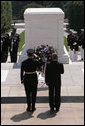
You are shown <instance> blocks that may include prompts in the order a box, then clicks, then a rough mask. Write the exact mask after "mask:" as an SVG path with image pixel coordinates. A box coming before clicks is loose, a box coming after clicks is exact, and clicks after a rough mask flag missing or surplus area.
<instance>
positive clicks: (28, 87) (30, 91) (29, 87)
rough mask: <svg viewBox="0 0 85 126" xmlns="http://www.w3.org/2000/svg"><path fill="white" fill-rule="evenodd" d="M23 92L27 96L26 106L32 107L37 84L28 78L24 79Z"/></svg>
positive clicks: (33, 106)
mask: <svg viewBox="0 0 85 126" xmlns="http://www.w3.org/2000/svg"><path fill="white" fill-rule="evenodd" d="M24 87H25V93H26V98H27V105H28V108H29V109H31V107H32V109H34V108H35V102H36V95H37V84H34V83H32V82H30V80H25V81H24Z"/></svg>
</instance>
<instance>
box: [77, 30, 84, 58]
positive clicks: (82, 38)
mask: <svg viewBox="0 0 85 126" xmlns="http://www.w3.org/2000/svg"><path fill="white" fill-rule="evenodd" d="M78 45H79V48H80V51H81V59H83V60H84V32H82V33H81V34H80V36H79V38H78Z"/></svg>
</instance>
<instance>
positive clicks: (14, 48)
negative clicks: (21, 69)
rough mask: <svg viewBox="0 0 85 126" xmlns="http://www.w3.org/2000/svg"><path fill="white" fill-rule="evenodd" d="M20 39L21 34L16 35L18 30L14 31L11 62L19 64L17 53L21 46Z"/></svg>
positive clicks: (11, 43) (12, 34)
mask: <svg viewBox="0 0 85 126" xmlns="http://www.w3.org/2000/svg"><path fill="white" fill-rule="evenodd" d="M19 41H20V37H19V34H17V33H16V29H14V30H13V32H12V33H11V37H10V49H9V50H10V56H11V62H17V52H18V46H19Z"/></svg>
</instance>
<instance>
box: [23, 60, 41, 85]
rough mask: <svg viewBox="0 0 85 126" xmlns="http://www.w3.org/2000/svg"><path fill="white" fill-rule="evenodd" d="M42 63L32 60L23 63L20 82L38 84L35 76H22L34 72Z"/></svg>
mask: <svg viewBox="0 0 85 126" xmlns="http://www.w3.org/2000/svg"><path fill="white" fill-rule="evenodd" d="M42 64H43V63H42V61H36V60H34V59H32V58H28V59H27V60H25V61H23V62H22V64H21V82H22V81H25V80H27V81H30V82H31V83H35V84H37V83H38V79H37V74H36V73H34V74H30V75H29V74H24V72H35V71H36V70H37V68H38V67H40V66H41V65H42Z"/></svg>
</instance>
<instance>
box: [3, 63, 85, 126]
mask: <svg viewBox="0 0 85 126" xmlns="http://www.w3.org/2000/svg"><path fill="white" fill-rule="evenodd" d="M64 70H65V73H64V74H63V75H62V87H61V101H62V102H61V108H60V111H59V112H58V113H55V112H54V113H53V114H51V113H50V111H49V110H50V108H49V104H48V87H47V86H46V85H45V84H44V83H43V78H41V79H40V80H39V84H38V91H37V101H36V111H35V112H34V113H33V114H32V113H27V112H26V107H27V105H26V97H25V92H24V86H23V85H22V84H21V83H20V68H19V67H17V64H14V63H1V125H84V62H83V61H78V62H72V63H71V64H64ZM39 78H40V76H39Z"/></svg>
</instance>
